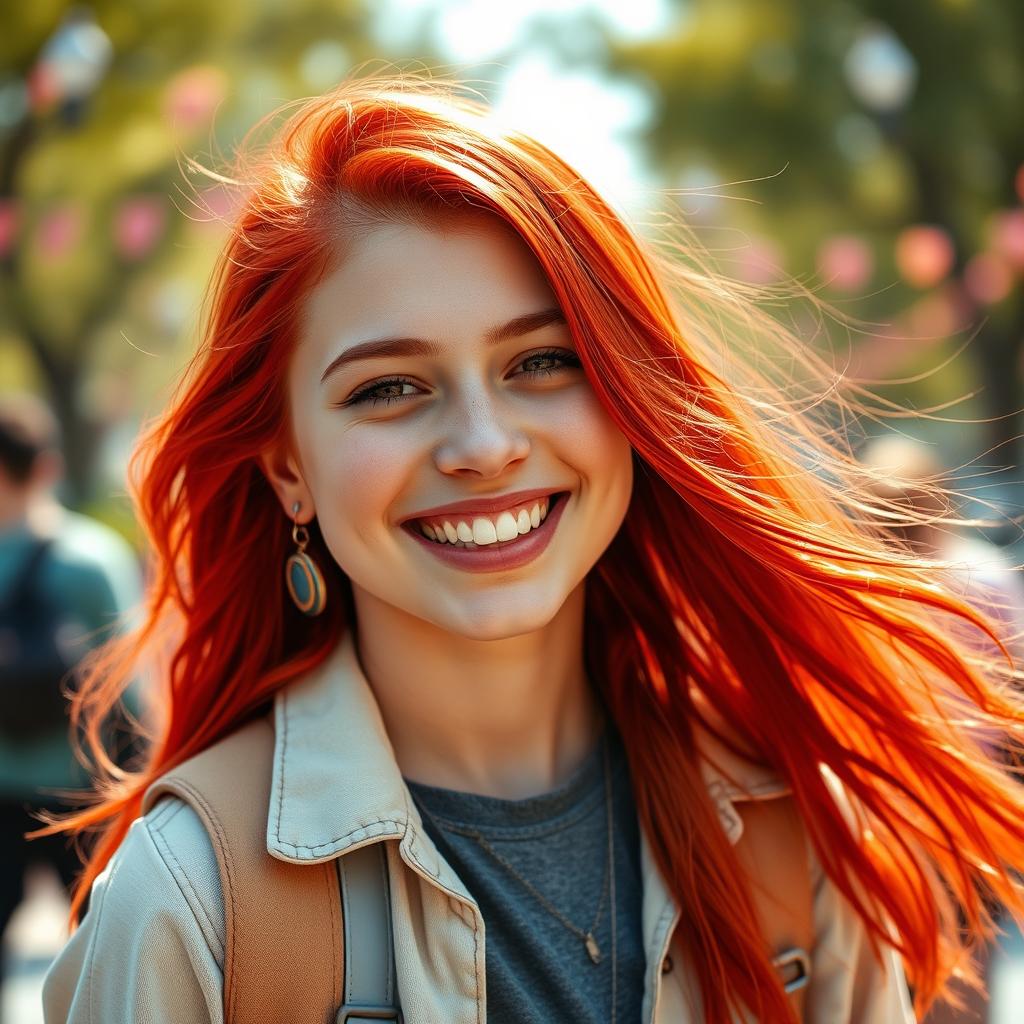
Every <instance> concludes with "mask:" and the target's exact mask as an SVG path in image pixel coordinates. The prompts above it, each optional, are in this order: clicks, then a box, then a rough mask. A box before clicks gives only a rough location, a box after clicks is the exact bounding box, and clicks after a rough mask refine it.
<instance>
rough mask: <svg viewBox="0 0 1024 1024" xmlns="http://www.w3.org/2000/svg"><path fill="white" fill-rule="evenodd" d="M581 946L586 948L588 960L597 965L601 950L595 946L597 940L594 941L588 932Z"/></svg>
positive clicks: (599, 960)
mask: <svg viewBox="0 0 1024 1024" xmlns="http://www.w3.org/2000/svg"><path fill="white" fill-rule="evenodd" d="M583 944H584V945H585V946H586V947H587V952H588V953H589V954H590V959H591V960H593V962H594V963H595V964H599V963H600V962H601V949H600V947H599V946H598V944H597V939H595V938H594V936H593V935H591V934H590V932H587V937H586V938H585V939H584V940H583Z"/></svg>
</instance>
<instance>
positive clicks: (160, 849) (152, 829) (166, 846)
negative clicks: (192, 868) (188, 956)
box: [149, 803, 224, 960]
mask: <svg viewBox="0 0 1024 1024" xmlns="http://www.w3.org/2000/svg"><path fill="white" fill-rule="evenodd" d="M184 807H185V805H184V804H183V803H182V804H179V805H178V806H177V808H176V810H175V813H174V814H168V815H165V817H166V820H165V821H162V822H161V823H160V824H159V825H158V824H156V823H149V834H150V836H151V837H152V839H153V845H154V846H155V847H156V849H157V853H159V854H160V858H161V860H163V862H164V865H165V866H166V867H167V870H168V871H169V872H170V874H171V877H172V878H173V879H174V881H175V883H176V884H177V886H178V888H179V889H180V890H181V895H182V896H183V897H184V898H185V902H186V903H188V904H189V906H191V905H192V901H191V900H190V899H189V898H188V893H187V892H185V890H184V889H183V888H182V884H181V883H182V880H184V882H185V884H186V885H187V886H188V889H189V892H191V893H192V895H193V896H194V897H195V902H196V904H197V905H198V907H199V909H200V911H202V916H203V918H204V919H205V921H206V923H207V924H208V925H209V927H210V932H211V934H212V935H216V934H217V928H216V925H214V923H213V919H212V918H211V917H210V914H209V912H208V911H207V909H206V907H205V906H203V902H202V900H201V899H200V898H199V893H198V892H197V891H196V888H195V886H194V885H193V884H192V879H191V878H189V876H188V875H187V874H186V873H185V869H184V868H183V867H182V865H181V861H179V860H178V858H177V857H176V856H175V854H174V850H172V849H171V844H170V843H169V842H168V841H167V837H166V836H165V835H164V833H163V829H164V827H165V826H166V825H167V824H168V822H169V821H170V820H171V819H172V818H174V817H175V816H176V814H177V811H180V810H183V809H184ZM157 837H159V842H158V841H157ZM164 854H166V856H164ZM168 857H169V858H170V859H171V860H172V861H173V862H174V864H173V866H172V865H170V864H168V863H167V858H168ZM175 868H177V870H175ZM207 945H208V946H209V942H207ZM210 952H213V949H212V948H211V950H210ZM223 958H224V950H223V949H221V959H222V960H223Z"/></svg>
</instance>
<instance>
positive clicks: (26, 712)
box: [0, 392, 141, 935]
mask: <svg viewBox="0 0 1024 1024" xmlns="http://www.w3.org/2000/svg"><path fill="white" fill-rule="evenodd" d="M62 466H63V462H62V456H61V453H60V441H59V429H58V425H57V421H56V418H55V417H54V415H53V413H52V412H51V410H50V409H49V407H48V406H47V405H46V403H45V402H43V401H42V399H40V398H38V397H36V396H35V395H31V394H28V393H23V392H4V393H2V394H0V866H2V871H0V935H2V934H3V933H4V932H5V931H6V929H7V925H8V924H9V922H10V920H11V917H12V916H13V914H14V912H15V911H16V910H17V908H18V907H19V905H20V904H21V902H22V899H23V897H24V881H25V872H26V869H27V868H28V866H29V865H30V864H31V863H40V862H41V863H46V864H49V865H50V866H51V867H52V868H53V869H54V870H55V871H56V872H57V874H58V875H59V876H60V879H61V881H62V883H63V884H64V885H65V886H66V887H70V886H71V885H72V884H73V883H74V880H75V875H76V873H77V870H78V868H79V866H80V865H79V858H78V855H77V853H76V852H75V851H74V850H73V849H71V848H70V847H69V845H68V842H67V840H66V838H65V837H62V836H55V837H50V838H48V839H45V840H44V841H37V842H34V843H28V842H26V840H25V833H26V832H28V831H30V830H32V829H36V828H38V827H39V824H40V823H39V819H38V818H37V817H36V816H35V815H36V814H37V813H38V812H41V811H42V812H45V811H49V812H51V813H52V812H56V811H58V810H66V804H65V802H64V800H63V799H62V798H63V797H64V796H65V795H66V793H67V792H68V791H69V790H79V791H85V790H87V789H88V785H89V776H88V774H87V773H86V772H85V771H84V769H83V768H82V765H81V764H80V763H79V761H78V760H77V759H76V758H75V756H74V751H73V749H72V745H71V743H70V740H69V736H68V726H69V718H68V700H67V697H66V692H67V690H68V689H69V688H72V687H73V686H74V669H75V667H76V666H77V665H78V663H79V662H80V661H81V659H82V658H83V657H84V656H85V655H86V654H87V653H88V652H89V651H90V650H91V649H92V648H94V647H96V646H98V645H99V644H101V643H102V642H104V641H105V640H107V639H109V638H110V636H111V635H112V632H113V631H114V630H115V629H116V627H117V625H118V622H119V619H120V617H121V616H122V615H123V614H125V613H127V612H128V611H129V609H131V608H132V607H133V605H134V604H135V602H136V601H137V600H138V598H139V596H140V593H141V580H140V577H139V569H138V563H137V561H136V558H135V555H134V553H133V552H132V550H131V548H130V546H129V545H128V543H127V542H126V541H125V540H124V539H123V538H121V536H120V535H119V534H117V533H115V532H114V531H113V530H111V529H110V528H109V527H107V526H104V525H103V524H102V523H99V522H97V521H95V520H93V519H91V518H89V517H87V516H84V515H81V514H80V513H76V512H73V511H71V510H70V509H66V508H64V507H63V506H62V505H61V504H60V502H59V501H58V500H57V499H56V497H55V496H54V493H53V489H54V486H55V485H56V483H57V481H58V480H59V478H60V476H61V473H62ZM136 707H137V705H136ZM123 738H124V737H123V736H122V739H123Z"/></svg>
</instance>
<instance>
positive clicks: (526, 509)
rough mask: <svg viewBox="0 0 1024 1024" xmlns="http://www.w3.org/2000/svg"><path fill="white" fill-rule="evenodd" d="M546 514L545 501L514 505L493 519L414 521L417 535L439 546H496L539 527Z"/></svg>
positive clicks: (481, 517)
mask: <svg viewBox="0 0 1024 1024" xmlns="http://www.w3.org/2000/svg"><path fill="white" fill-rule="evenodd" d="M547 514H548V498H546V497H544V498H541V499H539V500H538V501H535V502H533V504H532V505H517V506H515V507H514V508H510V509H507V510H506V511H504V512H499V513H498V514H497V515H495V516H482V515H480V516H473V518H472V520H468V519H455V518H452V517H449V518H445V519H438V520H434V521H431V522H427V521H425V520H419V521H417V525H418V526H419V528H420V531H421V532H422V533H423V534H424V535H425V536H427V537H429V538H430V539H431V540H434V541H438V542H439V543H441V544H458V543H460V542H461V543H463V544H478V545H481V546H482V545H485V544H495V543H497V542H498V541H503V540H514V539H515V538H516V537H518V536H520V535H521V534H524V533H529V532H530V530H533V529H535V528H536V527H538V526H540V524H541V523H542V522H543V521H544V519H545V517H546V516H547Z"/></svg>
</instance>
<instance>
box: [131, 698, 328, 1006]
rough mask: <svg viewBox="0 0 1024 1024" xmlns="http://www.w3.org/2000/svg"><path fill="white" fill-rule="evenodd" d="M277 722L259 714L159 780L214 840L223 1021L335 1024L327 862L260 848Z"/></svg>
mask: <svg viewBox="0 0 1024 1024" xmlns="http://www.w3.org/2000/svg"><path fill="white" fill-rule="evenodd" d="M273 754H274V726H273V723H272V720H271V719H270V718H259V719H256V720H255V721H252V722H250V723H248V724H247V725H244V726H242V728H240V729H238V730H237V731H236V732H234V733H232V734H230V735H229V736H227V737H225V738H224V739H223V740H221V741H219V742H218V743H215V744H214V745H213V746H211V747H209V748H207V749H206V750H204V751H202V752H201V753H199V754H197V755H196V756H195V757H193V758H190V759H189V760H188V761H186V762H184V763H183V764H181V765H179V766H178V767H177V768H175V769H173V770H172V771H170V772H169V773H168V774H167V775H165V776H162V777H161V778H159V779H157V780H156V781H155V782H154V783H153V784H152V785H151V786H150V787H149V789H147V790H146V794H145V797H144V798H143V813H145V812H146V811H148V810H149V809H150V808H151V807H152V806H153V805H154V804H155V803H156V801H157V799H158V798H159V797H160V796H161V795H163V794H165V793H173V794H174V795H175V796H177V797H179V798H180V799H182V800H184V801H185V802H186V803H188V804H189V805H190V806H191V807H192V808H193V809H194V810H195V812H196V813H197V814H198V815H199V817H200V819H201V821H202V822H203V825H204V826H205V827H206V830H207V832H208V834H209V836H210V840H211V842H212V843H213V850H214V853H215V854H216V857H217V865H218V867H219V868H220V879H221V887H222V889H223V893H224V925H225V928H224V934H225V950H224V1020H225V1024H277V1022H280V1021H284V1020H293V1021H303V1022H306V1021H309V1022H314V1021H316V1022H321V1024H333V1021H334V1016H335V1012H336V1010H337V1008H338V1007H339V1006H340V1005H341V1002H342V923H341V902H340V897H339V892H338V876H337V873H336V865H335V863H334V861H333V860H331V861H327V862H325V863H322V864H293V863H290V862H286V861H281V860H277V859H276V858H274V857H271V856H270V854H269V853H268V852H267V814H268V808H269V803H270V784H271V775H272V766H273Z"/></svg>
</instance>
